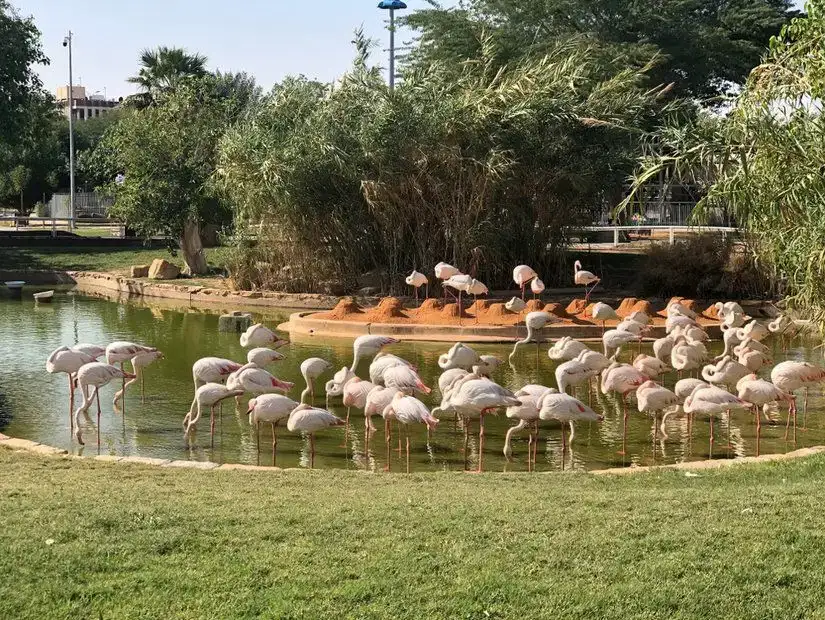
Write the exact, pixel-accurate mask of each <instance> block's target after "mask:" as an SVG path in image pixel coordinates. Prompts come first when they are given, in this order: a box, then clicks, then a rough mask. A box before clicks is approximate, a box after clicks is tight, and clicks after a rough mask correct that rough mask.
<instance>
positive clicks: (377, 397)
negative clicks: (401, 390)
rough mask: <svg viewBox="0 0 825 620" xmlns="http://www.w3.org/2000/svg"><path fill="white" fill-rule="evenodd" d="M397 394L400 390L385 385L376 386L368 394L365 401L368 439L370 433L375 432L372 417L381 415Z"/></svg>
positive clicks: (365, 422)
mask: <svg viewBox="0 0 825 620" xmlns="http://www.w3.org/2000/svg"><path fill="white" fill-rule="evenodd" d="M397 393H398V390H393V389H392V388H388V387H384V386H383V385H376V386H375V387H373V388H372V389H371V390H370V391H369V392H367V398H366V400H365V401H364V425H365V426H366V427H367V429H368V433H367V437H369V433H372V432H373V431H374V430H375V426H374V425H373V423H372V416H374V415H381V414H382V413H383V412H384V409H386V408H387V407H388V406H389V404H390V402H391V401H392V399H393V397H394V396H395V395H396V394H397Z"/></svg>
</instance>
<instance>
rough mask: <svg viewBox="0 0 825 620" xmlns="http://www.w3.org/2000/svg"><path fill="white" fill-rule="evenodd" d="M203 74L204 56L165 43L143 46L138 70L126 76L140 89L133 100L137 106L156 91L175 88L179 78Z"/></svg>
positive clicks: (153, 95) (204, 71)
mask: <svg viewBox="0 0 825 620" xmlns="http://www.w3.org/2000/svg"><path fill="white" fill-rule="evenodd" d="M206 74H207V71H206V56H202V55H201V54H190V53H188V52H187V51H186V50H185V49H183V48H180V47H166V46H164V45H162V46H160V47H158V48H157V49H145V50H143V51H142V52H141V54H140V71H138V74H137V75H135V76H133V77H130V78H129V82H131V83H132V84H137V85H138V86H139V87H140V90H141V92H140V93H139V94H138V95H135V97H134V98H131V99H132V102H133V103H135V104H137V105H138V106H139V107H142V106H145V105H150V104H151V103H152V102H153V101H154V100H155V98H156V97H157V95H158V94H161V93H167V92H169V91H171V90H174V89H175V87H176V86H177V85H178V84H179V83H180V81H181V80H183V79H186V78H190V77H201V76H204V75H206Z"/></svg>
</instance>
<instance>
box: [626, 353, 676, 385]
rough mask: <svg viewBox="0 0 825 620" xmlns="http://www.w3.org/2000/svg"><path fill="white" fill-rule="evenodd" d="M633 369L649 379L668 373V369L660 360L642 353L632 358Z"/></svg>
mask: <svg viewBox="0 0 825 620" xmlns="http://www.w3.org/2000/svg"><path fill="white" fill-rule="evenodd" d="M633 368H635V369H636V370H638V371H639V372H640V373H642V374H643V375H645V376H648V377H650V378H651V379H655V378H656V377H658V376H659V375H662V374H665V373H667V372H670V367H669V366H668V365H667V364H665V363H664V362H663V361H662V360H660V359H659V358H657V357H652V356H650V355H645V354H644V353H642V354H640V355H637V356H636V357H635V358H634V360H633Z"/></svg>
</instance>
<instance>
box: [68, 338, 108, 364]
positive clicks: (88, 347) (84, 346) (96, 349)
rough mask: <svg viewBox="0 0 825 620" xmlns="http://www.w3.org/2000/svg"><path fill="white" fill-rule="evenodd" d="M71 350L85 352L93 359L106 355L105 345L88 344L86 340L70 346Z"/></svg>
mask: <svg viewBox="0 0 825 620" xmlns="http://www.w3.org/2000/svg"><path fill="white" fill-rule="evenodd" d="M72 351H80V352H81V353H85V354H86V355H89V356H91V357H93V358H94V360H95V361H97V360H98V359H100V358H101V357H103V356H104V355H106V347H102V346H100V345H99V344H89V343H87V342H81V343H80V344H76V345H74V346H73V347H72Z"/></svg>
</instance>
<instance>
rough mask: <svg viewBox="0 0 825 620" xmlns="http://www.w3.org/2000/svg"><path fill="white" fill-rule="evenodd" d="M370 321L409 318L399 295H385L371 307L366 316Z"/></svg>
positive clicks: (381, 321)
mask: <svg viewBox="0 0 825 620" xmlns="http://www.w3.org/2000/svg"><path fill="white" fill-rule="evenodd" d="M364 318H365V319H366V320H367V321H369V322H370V323H393V322H394V321H395V319H409V318H410V317H409V316H408V315H407V313H406V312H405V310H404V306H403V304H402V303H401V300H399V299H398V298H397V297H384V299H382V300H381V301H380V302H378V305H377V306H375V307H374V308H371V309H370V310H369V311H368V312H367V314H366V316H365V317H364Z"/></svg>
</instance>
